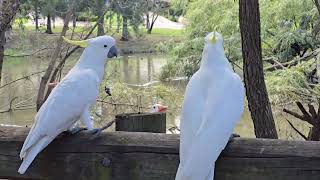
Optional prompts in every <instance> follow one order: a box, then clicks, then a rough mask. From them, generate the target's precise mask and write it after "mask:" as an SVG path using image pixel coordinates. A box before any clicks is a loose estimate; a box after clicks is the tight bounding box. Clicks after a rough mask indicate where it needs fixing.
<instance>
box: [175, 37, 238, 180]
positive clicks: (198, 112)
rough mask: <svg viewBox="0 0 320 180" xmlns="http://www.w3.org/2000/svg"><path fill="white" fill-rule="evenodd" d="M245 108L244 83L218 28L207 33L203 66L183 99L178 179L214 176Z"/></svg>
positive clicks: (197, 179)
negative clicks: (217, 162) (225, 49)
mask: <svg viewBox="0 0 320 180" xmlns="http://www.w3.org/2000/svg"><path fill="white" fill-rule="evenodd" d="M243 110H244V86H243V83H242V81H241V78H240V77H239V76H238V75H237V74H236V73H235V72H234V71H233V70H232V68H231V66H230V64H229V61H228V60H227V58H226V56H225V54H224V49H223V38H222V36H221V35H220V34H219V33H217V32H212V33H209V34H208V35H207V36H206V37H205V46H204V50H203V53H202V60H201V65H200V69H199V70H198V71H197V72H196V73H195V74H194V75H193V76H192V78H191V79H190V81H189V83H188V85H187V88H186V92H185V97H184V102H183V107H182V114H181V122H180V128H181V134H180V165H179V169H178V172H177V174H176V180H212V179H213V178H214V167H215V161H216V160H217V158H218V157H219V155H220V153H221V151H222V150H223V149H224V148H225V146H226V145H227V143H228V140H229V138H230V136H231V135H232V132H233V128H234V127H235V125H236V123H237V122H238V121H239V120H240V118H241V114H242V112H243Z"/></svg>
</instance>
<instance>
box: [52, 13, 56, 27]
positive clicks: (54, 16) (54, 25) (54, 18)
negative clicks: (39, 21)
mask: <svg viewBox="0 0 320 180" xmlns="http://www.w3.org/2000/svg"><path fill="white" fill-rule="evenodd" d="M52 25H53V29H55V28H56V15H53V16H52Z"/></svg>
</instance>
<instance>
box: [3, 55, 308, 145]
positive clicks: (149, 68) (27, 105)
mask: <svg viewBox="0 0 320 180" xmlns="http://www.w3.org/2000/svg"><path fill="white" fill-rule="evenodd" d="M77 57H78V55H76V56H75V57H74V58H73V59H70V61H69V62H68V63H67V64H66V65H65V68H64V71H63V72H62V74H65V73H66V72H67V71H68V70H69V69H70V68H71V67H72V66H73V65H74V63H75V62H76V59H77ZM166 62H167V59H166V57H164V56H162V55H150V54H149V55H145V54H138V55H132V56H125V57H120V58H118V59H115V60H112V61H110V62H109V63H108V65H107V68H106V72H107V73H106V75H105V79H107V81H106V82H104V84H103V86H105V85H106V86H108V87H111V89H112V90H113V89H118V91H119V92H112V94H115V95H113V96H111V97H105V95H104V94H103V93H101V95H100V97H99V99H104V100H105V101H107V102H109V103H110V104H104V103H99V102H98V103H97V104H96V105H95V106H94V108H93V110H92V112H91V115H92V118H94V120H95V125H96V126H101V125H103V124H106V123H107V122H108V121H110V120H112V119H113V117H114V115H115V114H119V113H125V112H137V111H149V109H148V107H150V105H152V103H154V102H155V101H158V100H160V101H161V103H162V104H164V105H167V106H168V107H169V108H168V112H167V129H168V128H170V127H173V126H176V125H178V124H179V114H180V108H181V102H182V100H183V94H184V89H185V86H186V80H183V79H178V80H176V81H172V82H170V83H160V82H159V74H160V71H161V67H162V66H163V65H165V63H166ZM47 64H48V61H44V60H42V59H40V58H34V57H33V58H32V57H27V58H10V59H6V60H5V63H4V68H3V79H2V82H1V86H2V85H4V84H6V83H8V82H11V81H13V80H15V79H17V78H20V77H23V76H26V75H29V74H32V73H35V72H39V71H42V70H44V69H46V67H47ZM41 76H42V74H37V75H33V76H31V77H29V78H26V79H23V80H20V81H18V82H16V83H12V84H10V85H8V86H6V87H5V88H1V89H0V111H1V112H2V113H0V124H12V125H21V126H26V125H27V126H30V125H32V123H33V120H34V116H35V113H36V110H35V100H36V95H37V90H38V86H39V82H40V80H41ZM115 84H118V85H119V84H121V86H120V90H119V87H118V85H115ZM159 85H163V86H164V87H166V88H165V89H161V88H162V87H161V86H160V87H159ZM103 86H102V89H103V88H104V87H103ZM113 86H117V87H113ZM153 87H156V90H154V89H153ZM121 88H122V89H121ZM159 89H160V90H159ZM168 89H170V91H169V90H168ZM133 90H134V92H132V91H133ZM139 92H141V93H139ZM135 93H136V94H135ZM170 93H171V96H167V94H170ZM147 94H148V95H147ZM126 95H127V96H126ZM163 96H166V97H163ZM111 102H112V103H111ZM10 103H11V104H12V108H13V109H14V110H13V111H9V112H3V111H6V110H8V109H9V107H10ZM124 104H127V105H124ZM128 104H132V105H135V106H128ZM136 106H137V107H136ZM133 107H134V108H133ZM290 118H291V117H290ZM283 119H284V118H283V116H282V115H281V114H280V115H277V116H276V124H277V128H278V132H279V134H280V137H281V138H283V139H299V137H298V136H297V135H296V134H295V132H293V131H292V130H291V128H290V127H289V126H288V125H287V124H286V122H285V121H284V120H283ZM293 123H294V124H295V125H296V126H297V127H298V128H299V127H301V128H303V129H308V127H306V126H305V125H304V124H301V123H300V122H299V121H296V122H293ZM111 130H112V129H111ZM305 131H306V130H305ZM235 132H236V133H238V134H240V135H241V136H242V137H254V131H253V124H252V122H251V120H250V116H249V113H248V110H247V109H246V110H245V112H244V113H243V116H242V119H241V120H240V122H239V123H238V125H237V127H236V128H235Z"/></svg>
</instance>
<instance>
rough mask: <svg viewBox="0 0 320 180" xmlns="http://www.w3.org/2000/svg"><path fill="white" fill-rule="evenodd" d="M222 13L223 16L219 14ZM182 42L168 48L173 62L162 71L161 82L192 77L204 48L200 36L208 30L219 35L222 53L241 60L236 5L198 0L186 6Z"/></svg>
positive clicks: (231, 58) (231, 2)
mask: <svg viewBox="0 0 320 180" xmlns="http://www.w3.org/2000/svg"><path fill="white" fill-rule="evenodd" d="M222 12H223V13H222ZM186 18H187V19H188V25H187V28H186V30H185V41H184V42H182V43H179V44H176V45H172V46H171V47H172V48H170V49H169V51H170V57H171V58H172V61H170V62H169V64H168V65H167V66H165V67H164V68H163V69H162V79H166V78H169V76H172V75H175V76H191V75H192V74H193V73H194V72H195V71H196V70H197V69H198V68H199V61H200V60H201V54H202V49H203V46H204V39H203V37H204V36H205V35H206V34H207V33H208V32H211V31H214V30H217V31H220V32H222V34H223V35H224V37H225V40H224V42H225V51H226V54H227V56H228V57H229V59H230V60H232V61H237V60H239V59H241V56H240V55H241V49H240V47H241V46H240V45H241V44H240V34H239V25H238V3H237V2H234V1H231V0H230V1H229V0H227V1H222V0H221V1H216V0H210V1H207V0H198V1H194V2H192V3H190V4H189V5H188V10H187V13H186Z"/></svg>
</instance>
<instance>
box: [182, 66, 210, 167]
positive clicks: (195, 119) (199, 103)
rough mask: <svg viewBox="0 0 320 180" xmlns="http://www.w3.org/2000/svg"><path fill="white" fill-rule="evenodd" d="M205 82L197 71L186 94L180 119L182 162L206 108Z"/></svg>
mask: <svg viewBox="0 0 320 180" xmlns="http://www.w3.org/2000/svg"><path fill="white" fill-rule="evenodd" d="M204 84H205V83H203V82H201V80H200V76H199V73H198V72H196V73H195V74H194V75H193V76H192V78H191V79H190V81H189V83H188V85H187V87H186V92H185V96H184V101H183V105H182V112H181V121H180V129H181V132H180V162H181V164H183V160H184V159H185V158H183V157H185V156H186V154H187V151H188V150H189V148H188V147H190V145H191V142H192V139H193V137H194V136H195V134H196V132H197V130H198V129H199V127H200V125H201V119H202V118H201V117H202V115H203V109H204V105H205V104H204V103H203V102H204V101H205V97H204V93H205V92H204V90H205V88H204V87H203V85H204Z"/></svg>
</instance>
